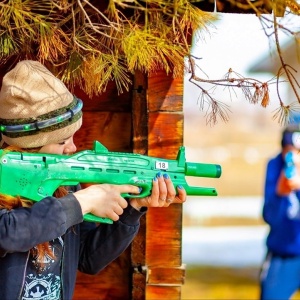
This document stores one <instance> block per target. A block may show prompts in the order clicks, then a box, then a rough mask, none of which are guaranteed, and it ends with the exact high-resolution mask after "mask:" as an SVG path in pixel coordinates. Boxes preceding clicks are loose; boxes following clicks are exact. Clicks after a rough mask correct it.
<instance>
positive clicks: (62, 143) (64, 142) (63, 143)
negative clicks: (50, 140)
mask: <svg viewBox="0 0 300 300" xmlns="http://www.w3.org/2000/svg"><path fill="white" fill-rule="evenodd" d="M65 144H66V141H63V142H61V143H58V145H65Z"/></svg>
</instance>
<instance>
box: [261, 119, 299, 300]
mask: <svg viewBox="0 0 300 300" xmlns="http://www.w3.org/2000/svg"><path fill="white" fill-rule="evenodd" d="M296 121H297V120H296ZM281 146H282V147H281V152H280V153H278V154H277V155H276V156H275V157H273V158H271V159H270V160H269V162H268V164H267V169H266V178H265V186H264V204H263V211H262V215H263V219H264V221H265V222H266V223H267V224H268V225H269V229H270V230H269V234H268V236H267V239H266V246H267V255H266V258H265V260H264V262H263V265H262V269H261V274H260V288H261V293H260V299H262V300H265V299H268V300H271V299H281V300H283V299H290V298H291V297H292V296H293V294H294V293H295V292H296V291H297V290H298V289H299V286H300V205H299V199H300V152H299V150H300V123H299V120H298V122H293V123H291V124H290V125H288V126H287V127H286V128H285V129H284V131H283V133H282V140H281Z"/></svg>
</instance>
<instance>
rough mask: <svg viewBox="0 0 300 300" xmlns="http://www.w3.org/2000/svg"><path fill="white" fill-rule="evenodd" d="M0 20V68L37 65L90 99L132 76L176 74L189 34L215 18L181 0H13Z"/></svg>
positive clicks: (3, 6)
mask: <svg viewBox="0 0 300 300" xmlns="http://www.w3.org/2000/svg"><path fill="white" fill-rule="evenodd" d="M0 15H1V18H0V61H1V62H5V61H7V59H9V58H11V57H13V58H16V59H17V60H19V59H34V60H36V59H37V60H39V61H41V62H42V63H44V64H45V65H46V66H47V67H48V68H51V71H52V72H53V73H54V74H56V75H57V76H58V77H60V78H61V79H62V80H63V81H64V82H65V83H66V84H67V85H68V86H70V87H71V89H72V88H73V87H74V86H75V85H79V86H80V87H81V88H83V89H84V90H85V92H87V93H88V94H89V95H93V94H97V93H101V92H103V91H105V89H106V86H107V84H108V82H109V81H115V82H116V85H117V87H118V92H119V93H121V92H122V91H123V90H124V89H125V90H128V89H129V86H130V84H131V81H130V78H131V74H132V73H134V72H135V71H136V70H140V71H142V72H147V73H151V72H156V71H157V70H158V69H163V70H165V71H166V73H168V74H170V73H171V74H172V75H173V76H183V72H184V70H183V68H184V66H183V65H184V57H185V56H186V55H188V53H189V44H190V40H191V35H192V34H193V30H194V29H196V28H197V29H199V27H203V28H206V26H209V22H210V21H212V20H214V16H213V15H212V14H209V13H205V12H203V11H201V10H200V9H197V8H196V7H194V6H192V5H191V4H190V2H189V1H187V0H175V1H171V0H167V1H162V0H154V1H150V0H144V1H134V0H133V1H121V0H109V1H97V0H92V1H88V0H71V1H65V0H64V1H58V0H14V1H2V2H0ZM86 78H88V80H85V79H86Z"/></svg>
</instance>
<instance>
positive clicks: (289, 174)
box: [284, 151, 297, 179]
mask: <svg viewBox="0 0 300 300" xmlns="http://www.w3.org/2000/svg"><path fill="white" fill-rule="evenodd" d="M296 172H297V171H296V166H295V161H294V154H293V152H291V151H289V152H287V153H286V155H285V156H284V175H285V177H286V178H287V179H291V178H293V177H294V176H295V175H296Z"/></svg>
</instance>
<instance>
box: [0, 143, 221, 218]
mask: <svg viewBox="0 0 300 300" xmlns="http://www.w3.org/2000/svg"><path fill="white" fill-rule="evenodd" d="M158 172H161V173H167V174H168V175H169V176H170V178H171V180H172V181H173V184H174V186H175V188H176V187H177V186H178V185H181V186H183V187H184V188H185V190H186V192H187V195H199V196H201V195H205V196H217V191H216V190H215V189H214V188H207V187H194V186H189V185H188V184H187V182H186V180H185V176H197V177H211V178H218V177H220V176H221V166H220V165H215V164H204V163H192V162H186V161H185V148H184V147H181V148H180V149H179V151H178V155H177V159H176V160H168V159H163V158H156V157H149V156H145V155H141V154H134V153H121V152H110V151H108V149H107V148H106V147H105V146H103V145H102V144H101V143H99V142H98V141H95V142H94V149H93V150H84V151H81V152H78V153H76V154H74V155H57V154H43V153H27V152H9V151H6V150H0V193H1V194H6V195H11V196H21V197H23V198H26V199H30V200H32V201H39V200H41V199H43V198H45V197H47V196H52V195H53V193H54V191H55V190H56V189H57V188H58V187H59V186H72V185H77V184H79V183H89V184H91V183H94V184H100V183H110V184H132V185H136V186H139V187H141V188H142V191H141V193H140V194H138V195H132V194H131V195H129V194H122V196H123V197H130V198H143V197H146V196H149V195H150V194H151V188H152V180H153V178H154V177H155V176H156V175H157V173H158ZM84 220H86V221H90V222H102V223H108V224H112V220H110V219H108V218H100V217H97V216H95V215H92V214H86V215H84Z"/></svg>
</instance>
